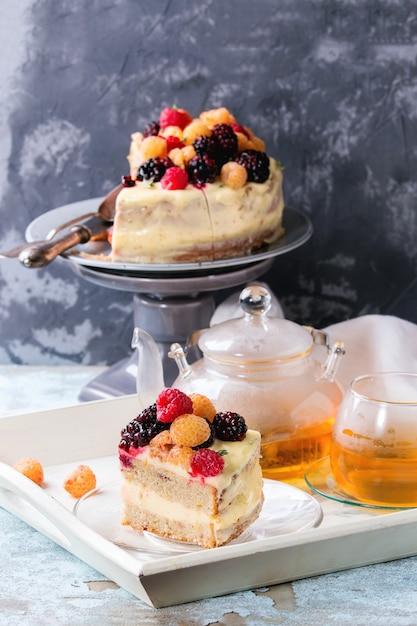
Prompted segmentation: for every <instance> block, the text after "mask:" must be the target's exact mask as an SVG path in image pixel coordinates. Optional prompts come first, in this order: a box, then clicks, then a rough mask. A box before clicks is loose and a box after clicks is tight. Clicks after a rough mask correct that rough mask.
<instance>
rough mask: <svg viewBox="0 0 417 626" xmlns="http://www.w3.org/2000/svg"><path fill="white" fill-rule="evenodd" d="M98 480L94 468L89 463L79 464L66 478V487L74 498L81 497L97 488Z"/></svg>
mask: <svg viewBox="0 0 417 626" xmlns="http://www.w3.org/2000/svg"><path fill="white" fill-rule="evenodd" d="M96 485H97V480H96V477H95V474H94V472H93V470H92V469H91V468H90V467H89V466H88V465H79V466H78V467H77V468H76V469H75V470H74V471H73V472H71V473H70V474H69V475H68V476H67V477H66V478H65V480H64V489H65V491H67V492H68V493H69V494H70V495H71V496H72V497H73V498H81V497H82V496H84V495H85V494H86V493H88V492H89V491H91V490H92V489H95V488H96Z"/></svg>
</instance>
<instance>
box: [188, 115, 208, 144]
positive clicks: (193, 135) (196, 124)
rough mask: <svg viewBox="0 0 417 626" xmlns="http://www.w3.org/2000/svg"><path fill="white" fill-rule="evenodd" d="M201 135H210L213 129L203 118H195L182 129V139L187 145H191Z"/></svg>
mask: <svg viewBox="0 0 417 626" xmlns="http://www.w3.org/2000/svg"><path fill="white" fill-rule="evenodd" d="M201 135H207V136H208V137H210V135H211V130H210V129H209V128H207V126H206V125H205V124H204V123H203V122H202V121H201V120H193V121H192V122H191V123H190V124H188V126H186V127H185V128H184V130H183V131H182V140H183V142H184V143H185V144H186V145H187V146H190V145H191V144H192V143H193V141H194V140H195V139H197V137H200V136H201Z"/></svg>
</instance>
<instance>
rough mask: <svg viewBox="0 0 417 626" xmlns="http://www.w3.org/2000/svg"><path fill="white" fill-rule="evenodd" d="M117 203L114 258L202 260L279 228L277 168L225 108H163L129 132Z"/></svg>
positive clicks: (245, 250) (251, 247)
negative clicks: (195, 113)
mask: <svg viewBox="0 0 417 626" xmlns="http://www.w3.org/2000/svg"><path fill="white" fill-rule="evenodd" d="M128 161H129V165H130V173H129V175H127V176H123V178H122V182H123V186H124V188H123V189H122V191H121V192H120V194H119V196H118V198H117V202H116V212H115V219H114V225H113V229H112V238H111V243H112V258H113V260H114V261H121V262H130V263H142V264H149V263H151V264H155V263H160V264H161V263H162V264H166V263H173V262H179V263H182V262H202V261H213V260H218V259H225V258H229V257H234V256H241V255H245V254H250V253H252V252H254V251H256V250H257V249H259V248H261V247H262V246H264V245H266V244H270V243H272V242H274V241H275V240H276V239H277V238H278V237H280V235H282V233H283V228H282V214H283V210H284V199H283V194H282V170H281V167H280V165H279V163H278V162H277V161H275V160H274V159H272V158H270V157H269V156H268V155H267V154H266V152H265V144H264V142H263V141H262V140H261V139H259V138H258V137H256V136H255V135H254V133H253V132H252V130H251V129H250V128H248V127H246V126H242V125H241V124H238V123H237V121H236V119H235V117H234V116H233V115H232V114H231V113H230V112H229V111H228V110H227V109H225V108H219V109H213V110H210V111H204V112H202V113H201V114H200V116H199V117H198V118H194V119H193V118H192V117H191V115H190V114H189V113H188V112H187V111H185V110H184V109H175V108H166V109H164V110H163V111H162V112H161V114H160V117H159V120H158V121H154V122H152V123H150V124H149V125H148V126H147V128H146V129H145V130H144V132H136V133H134V134H133V135H132V141H131V145H130V152H129V155H128Z"/></svg>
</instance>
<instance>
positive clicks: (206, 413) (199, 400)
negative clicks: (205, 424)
mask: <svg viewBox="0 0 417 626" xmlns="http://www.w3.org/2000/svg"><path fill="white" fill-rule="evenodd" d="M189 397H190V398H191V400H192V402H193V413H194V415H199V416H200V417H204V418H205V419H207V420H209V422H212V421H213V419H214V416H215V415H216V412H217V411H216V407H215V406H214V404H213V403H212V401H211V400H210V398H207V396H203V394H201V393H190V394H189Z"/></svg>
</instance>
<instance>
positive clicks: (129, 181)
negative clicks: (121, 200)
mask: <svg viewBox="0 0 417 626" xmlns="http://www.w3.org/2000/svg"><path fill="white" fill-rule="evenodd" d="M122 185H123V187H134V186H135V181H134V180H133V178H132V177H131V176H130V175H127V176H122Z"/></svg>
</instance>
